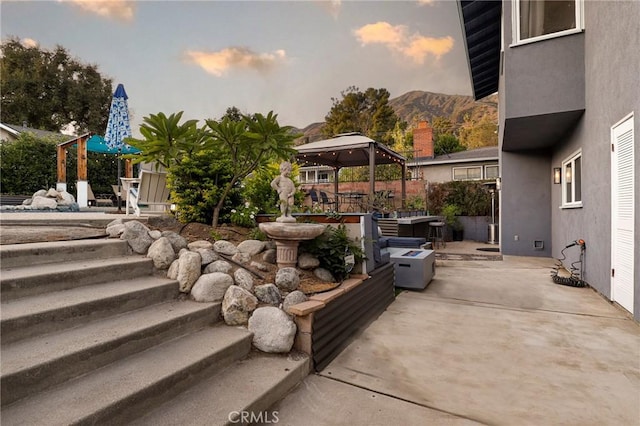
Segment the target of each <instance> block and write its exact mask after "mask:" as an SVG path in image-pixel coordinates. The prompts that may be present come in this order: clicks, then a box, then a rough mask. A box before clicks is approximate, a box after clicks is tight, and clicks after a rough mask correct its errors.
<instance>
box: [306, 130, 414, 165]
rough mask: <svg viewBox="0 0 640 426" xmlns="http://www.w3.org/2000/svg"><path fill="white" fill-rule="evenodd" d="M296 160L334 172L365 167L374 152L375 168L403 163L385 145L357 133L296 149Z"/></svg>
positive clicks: (398, 155) (341, 135)
mask: <svg viewBox="0 0 640 426" xmlns="http://www.w3.org/2000/svg"><path fill="white" fill-rule="evenodd" d="M296 149H297V150H298V155H297V156H296V159H297V160H298V162H299V163H300V164H301V165H303V166H304V165H314V164H321V165H325V166H331V167H334V168H338V169H340V168H342V167H356V166H368V165H370V163H371V161H370V160H371V158H370V154H371V151H372V150H373V152H374V154H375V155H374V156H373V159H374V163H375V164H394V163H396V164H400V165H403V166H404V163H405V161H406V159H405V158H404V157H403V156H402V155H400V154H398V153H397V152H395V151H393V150H392V149H390V148H388V147H387V146H386V145H384V144H381V143H379V142H376V141H374V140H373V139H369V138H368V137H366V136H362V135H361V134H360V133H344V134H340V135H337V136H335V137H333V138H331V139H325V140H322V141H318V142H312V143H308V144H305V145H300V146H297V147H296Z"/></svg>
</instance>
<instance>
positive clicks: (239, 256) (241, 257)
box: [231, 252, 251, 265]
mask: <svg viewBox="0 0 640 426" xmlns="http://www.w3.org/2000/svg"><path fill="white" fill-rule="evenodd" d="M231 260H233V261H234V262H236V263H240V264H242V265H248V264H249V262H251V256H249V253H241V252H238V253H236V254H234V255H233V256H231Z"/></svg>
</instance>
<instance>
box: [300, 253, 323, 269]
mask: <svg viewBox="0 0 640 426" xmlns="http://www.w3.org/2000/svg"><path fill="white" fill-rule="evenodd" d="M318 266H320V260H318V258H317V257H316V256H314V255H312V254H310V253H302V254H301V255H300V256H298V268H300V269H305V270H311V269H313V268H317V267H318Z"/></svg>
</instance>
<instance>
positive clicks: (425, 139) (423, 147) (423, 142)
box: [413, 121, 434, 158]
mask: <svg viewBox="0 0 640 426" xmlns="http://www.w3.org/2000/svg"><path fill="white" fill-rule="evenodd" d="M413 151H414V157H415V158H421V157H422V158H424V157H428V158H433V157H434V153H433V129H432V128H431V126H430V125H429V122H428V121H420V122H419V123H418V127H417V128H415V129H413Z"/></svg>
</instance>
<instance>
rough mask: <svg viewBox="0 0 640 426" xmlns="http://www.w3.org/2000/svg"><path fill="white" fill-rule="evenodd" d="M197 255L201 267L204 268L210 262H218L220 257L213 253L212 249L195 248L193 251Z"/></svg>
mask: <svg viewBox="0 0 640 426" xmlns="http://www.w3.org/2000/svg"><path fill="white" fill-rule="evenodd" d="M193 251H195V252H197V253H200V257H201V258H202V266H206V265H208V264H210V263H211V262H215V261H216V260H220V256H219V255H218V253H216V252H215V251H213V249H212V248H210V249H209V248H197V249H195V250H193Z"/></svg>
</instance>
